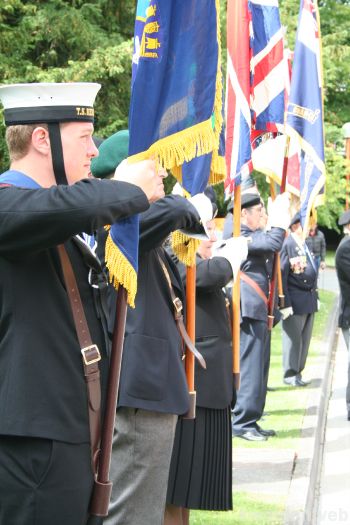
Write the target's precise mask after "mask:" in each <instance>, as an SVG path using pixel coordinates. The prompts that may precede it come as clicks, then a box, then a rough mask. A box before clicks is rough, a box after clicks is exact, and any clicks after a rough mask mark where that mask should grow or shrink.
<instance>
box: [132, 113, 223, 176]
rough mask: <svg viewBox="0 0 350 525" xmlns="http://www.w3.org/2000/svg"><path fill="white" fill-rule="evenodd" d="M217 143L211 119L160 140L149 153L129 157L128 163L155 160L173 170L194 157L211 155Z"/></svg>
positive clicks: (143, 152)
mask: <svg viewBox="0 0 350 525" xmlns="http://www.w3.org/2000/svg"><path fill="white" fill-rule="evenodd" d="M216 143H217V141H216V136H215V133H214V130H213V125H212V119H211V118H209V119H208V120H206V121H204V122H200V123H199V124H196V125H195V126H191V127H190V128H187V129H184V130H182V131H179V132H178V133H173V134H172V135H169V136H168V137H164V138H163V139H160V140H158V141H157V142H155V143H154V144H152V146H150V148H149V149H148V150H147V151H142V152H141V153H136V154H135V155H131V156H130V157H128V161H129V162H138V161H140V160H146V159H150V158H154V159H155V160H156V162H157V163H158V164H159V165H160V166H163V167H164V168H165V169H169V170H172V169H173V168H174V167H175V166H181V164H183V163H184V162H185V161H186V162H189V161H190V160H192V159H193V158H194V157H199V156H200V155H206V154H207V153H210V152H211V151H213V149H214V148H215V146H216Z"/></svg>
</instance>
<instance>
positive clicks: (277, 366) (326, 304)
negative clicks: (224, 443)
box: [191, 290, 336, 525]
mask: <svg viewBox="0 0 350 525" xmlns="http://www.w3.org/2000/svg"><path fill="white" fill-rule="evenodd" d="M319 295H320V303H321V305H320V310H319V312H318V313H317V314H316V316H315V324H314V329H313V337H312V341H311V345H310V350H309V355H308V359H307V364H306V369H305V375H303V377H305V379H312V377H311V375H310V370H312V368H313V367H314V366H315V365H316V364H317V362H318V360H319V359H320V349H322V348H323V347H322V345H321V344H320V343H321V342H323V340H324V339H325V335H326V330H327V328H328V326H327V325H328V318H329V314H330V312H331V310H332V308H333V305H334V301H335V299H336V294H334V293H333V292H328V291H323V290H321V291H320V294H319ZM269 386H271V387H272V388H274V389H275V391H273V392H269V393H268V396H267V402H266V407H265V410H266V412H267V413H268V416H267V417H265V418H264V421H262V422H261V424H262V426H263V427H265V428H274V429H275V430H276V432H277V436H276V437H274V438H270V439H269V440H268V441H264V442H259V443H254V442H249V441H245V440H242V439H238V438H235V439H234V440H233V452H234V450H235V448H237V447H239V448H240V449H241V448H245V449H247V448H248V449H258V448H260V449H270V450H276V449H281V450H282V449H289V450H291V451H292V452H293V451H297V450H298V443H299V438H300V432H301V428H302V424H303V418H304V414H305V408H306V407H307V399H308V396H309V393H310V389H311V388H315V387H318V386H319V384H318V383H317V382H316V381H313V382H312V383H311V384H310V385H309V386H308V387H307V388H291V387H289V386H287V385H284V383H283V382H282V344H281V324H280V323H279V324H278V325H277V326H276V327H275V328H274V330H273V332H272V344H271V364H270V374H269ZM259 475H260V476H261V475H263V473H259V472H257V479H259ZM233 504H234V510H233V511H230V512H209V511H191V525H213V524H215V525H226V524H227V525H264V524H269V525H273V524H274V525H281V524H282V523H283V514H284V502H283V500H282V501H281V496H280V495H276V494H266V493H264V494H256V493H252V492H249V493H248V492H234V495H233Z"/></svg>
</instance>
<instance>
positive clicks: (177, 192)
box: [171, 182, 184, 197]
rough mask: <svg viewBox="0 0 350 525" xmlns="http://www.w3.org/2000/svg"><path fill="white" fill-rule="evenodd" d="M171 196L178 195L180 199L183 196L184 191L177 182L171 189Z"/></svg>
mask: <svg viewBox="0 0 350 525" xmlns="http://www.w3.org/2000/svg"><path fill="white" fill-rule="evenodd" d="M171 194H172V195H180V197H183V196H184V189H183V187H182V186H181V184H179V183H178V182H177V183H176V184H175V186H174V187H173V189H172V190H171Z"/></svg>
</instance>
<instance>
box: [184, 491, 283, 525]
mask: <svg viewBox="0 0 350 525" xmlns="http://www.w3.org/2000/svg"><path fill="white" fill-rule="evenodd" d="M283 510H284V505H283V503H281V502H276V501H272V502H269V501H266V498H265V500H264V501H262V500H261V497H260V496H259V494H247V493H242V492H236V493H235V495H234V509H233V510H231V511H228V512H214V511H198V510H197V511H196V510H194V511H191V514H190V515H191V525H213V524H215V525H257V524H259V525H279V524H280V517H281V514H283Z"/></svg>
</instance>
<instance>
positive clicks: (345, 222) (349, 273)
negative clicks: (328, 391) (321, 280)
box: [335, 211, 350, 421]
mask: <svg viewBox="0 0 350 525" xmlns="http://www.w3.org/2000/svg"><path fill="white" fill-rule="evenodd" d="M338 224H339V226H343V232H344V237H343V239H342V240H341V241H340V244H339V246H338V248H337V251H336V252H335V268H336V270H337V276H338V281H339V289H340V312H339V321H338V326H339V327H340V328H341V329H342V332H343V336H344V341H345V343H346V346H347V349H348V351H349V348H350V336H349V334H350V211H346V212H344V213H343V214H342V215H341V216H340V218H339V221H338ZM346 408H347V417H348V421H350V359H349V364H348V382H347V387H346Z"/></svg>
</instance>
